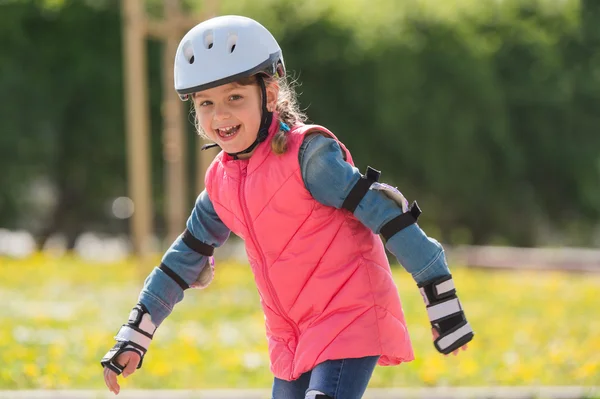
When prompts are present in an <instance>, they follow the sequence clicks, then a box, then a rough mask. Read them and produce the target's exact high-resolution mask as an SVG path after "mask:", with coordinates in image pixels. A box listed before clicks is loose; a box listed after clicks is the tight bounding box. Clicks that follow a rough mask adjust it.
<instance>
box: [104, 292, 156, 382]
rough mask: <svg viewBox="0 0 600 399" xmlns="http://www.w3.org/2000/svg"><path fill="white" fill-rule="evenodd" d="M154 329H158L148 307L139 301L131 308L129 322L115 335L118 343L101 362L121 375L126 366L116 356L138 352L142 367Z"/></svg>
mask: <svg viewBox="0 0 600 399" xmlns="http://www.w3.org/2000/svg"><path fill="white" fill-rule="evenodd" d="M154 331H156V326H155V325H154V323H152V319H151V318H150V313H148V309H146V307H145V306H144V305H142V304H141V303H138V304H137V305H135V307H134V308H133V309H132V310H131V313H130V314H129V320H128V322H127V324H123V326H122V327H121V329H120V330H119V332H118V333H117V335H116V336H115V339H116V340H117V343H116V344H115V346H113V348H112V349H111V350H109V351H108V353H107V354H106V355H104V357H103V358H102V360H101V361H100V364H101V365H102V366H103V367H108V368H109V369H111V370H112V371H114V372H115V373H117V375H120V374H121V373H122V372H123V369H124V368H125V366H123V365H121V364H119V363H117V362H116V358H117V357H118V356H119V355H120V354H121V353H124V352H136V353H138V354H139V355H140V363H139V364H138V366H137V368H138V369H139V368H140V367H142V361H143V360H144V355H145V354H146V351H147V350H148V347H149V346H150V342H151V341H152V337H153V336H154Z"/></svg>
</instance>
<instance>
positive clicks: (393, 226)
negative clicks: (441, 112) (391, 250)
mask: <svg viewBox="0 0 600 399" xmlns="http://www.w3.org/2000/svg"><path fill="white" fill-rule="evenodd" d="M380 175H381V172H380V171H378V170H375V169H373V168H372V167H370V166H368V167H367V173H365V175H364V176H363V177H361V178H360V179H358V181H357V182H356V184H354V187H352V189H351V190H350V192H349V193H348V196H347V197H346V198H345V199H344V202H343V203H342V208H344V209H346V210H348V211H350V212H352V213H354V211H355V210H356V207H357V206H358V204H360V201H361V200H362V199H363V197H364V196H365V195H366V194H367V192H369V190H379V191H381V192H383V193H384V194H385V195H386V196H387V197H388V198H391V199H392V200H393V201H394V202H396V203H397V204H398V205H399V206H400V209H402V214H401V215H398V216H397V217H395V218H394V219H392V220H390V221H389V222H387V223H386V224H384V225H383V226H382V227H381V230H380V233H381V235H382V236H383V237H384V238H385V239H386V241H387V240H389V239H390V238H391V237H392V236H393V235H394V234H396V233H397V232H399V231H400V230H403V229H405V228H406V227H408V226H410V225H411V224H413V223H416V222H417V219H419V216H420V215H421V209H419V205H417V203H416V202H413V204H412V205H411V207H410V208H409V207H408V201H407V200H406V198H404V196H403V195H402V193H401V192H400V191H398V189H397V188H395V187H392V186H390V185H387V184H385V183H379V176H380Z"/></svg>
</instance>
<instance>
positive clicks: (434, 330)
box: [431, 328, 469, 356]
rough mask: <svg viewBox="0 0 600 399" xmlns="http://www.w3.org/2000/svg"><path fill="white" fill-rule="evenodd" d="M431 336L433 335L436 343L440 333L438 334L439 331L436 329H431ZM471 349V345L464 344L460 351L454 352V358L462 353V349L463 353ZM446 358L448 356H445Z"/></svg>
mask: <svg viewBox="0 0 600 399" xmlns="http://www.w3.org/2000/svg"><path fill="white" fill-rule="evenodd" d="M431 334H432V335H433V340H434V341H435V340H436V339H438V337H439V336H440V333H438V331H437V330H436V329H435V328H432V329H431ZM468 348H469V344H464V345H463V346H461V347H460V348H459V349H457V350H455V351H454V352H452V354H453V355H454V356H456V355H458V353H459V352H460V350H461V349H462V350H463V351H466V350H467V349H468ZM444 356H448V355H444Z"/></svg>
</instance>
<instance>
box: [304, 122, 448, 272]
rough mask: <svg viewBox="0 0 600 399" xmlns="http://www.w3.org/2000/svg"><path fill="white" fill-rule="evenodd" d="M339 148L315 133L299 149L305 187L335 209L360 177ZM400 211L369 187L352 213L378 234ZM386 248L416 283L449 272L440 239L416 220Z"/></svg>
mask: <svg viewBox="0 0 600 399" xmlns="http://www.w3.org/2000/svg"><path fill="white" fill-rule="evenodd" d="M342 151H343V150H342V149H341V147H340V145H339V144H338V143H337V142H336V141H335V140H334V139H332V138H329V137H324V136H322V135H319V134H315V135H310V136H308V137H307V138H305V140H304V142H303V143H302V146H301V147H300V153H299V162H300V168H301V172H302V178H303V180H304V184H305V186H306V188H307V190H308V191H309V192H310V193H311V194H312V196H313V197H314V198H315V199H316V200H317V201H319V202H320V203H321V204H323V205H327V206H332V207H335V208H338V209H340V208H341V207H342V203H343V202H344V199H345V198H346V197H347V196H348V194H349V193H350V191H351V190H352V187H354V184H355V183H356V182H357V181H358V180H359V179H360V178H361V177H362V175H361V174H360V172H359V170H358V169H357V168H356V167H354V166H352V165H350V164H349V163H348V162H346V161H345V160H344V158H343V155H342V154H343V152H342ZM401 213H402V209H401V208H400V206H399V205H398V204H396V202H395V201H394V200H392V199H390V198H388V197H387V196H386V195H385V194H384V193H383V192H381V191H380V190H369V191H368V192H367V194H366V195H365V196H364V197H363V199H362V200H361V201H360V203H359V204H358V207H357V208H356V210H355V211H354V216H355V217H356V218H357V219H358V220H359V221H360V222H361V223H363V224H364V225H365V226H367V227H368V228H369V229H371V230H372V231H373V232H374V233H376V234H379V231H380V229H381V227H382V226H384V225H385V224H386V223H387V222H388V221H390V220H392V219H393V218H395V217H396V216H398V215H400V214H401ZM386 248H387V249H388V250H389V251H390V252H391V253H392V254H393V255H394V256H395V257H396V258H397V259H398V261H399V262H400V264H401V265H402V266H403V267H404V268H405V269H406V271H408V272H409V273H410V274H411V275H412V276H413V278H414V280H415V281H416V282H417V283H422V282H425V281H427V280H429V279H432V278H436V277H442V276H447V275H448V274H449V273H450V270H449V269H448V265H447V263H446V257H445V254H444V249H443V248H442V246H441V245H440V243H439V242H438V241H436V240H435V239H433V238H430V237H427V235H426V234H425V232H423V230H421V228H420V227H419V226H418V225H417V224H416V223H415V224H412V225H410V226H409V227H407V228H405V229H403V230H401V231H399V232H398V233H396V234H395V235H394V236H392V237H391V238H390V239H389V241H388V242H387V243H386Z"/></svg>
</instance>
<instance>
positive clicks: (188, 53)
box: [183, 40, 194, 64]
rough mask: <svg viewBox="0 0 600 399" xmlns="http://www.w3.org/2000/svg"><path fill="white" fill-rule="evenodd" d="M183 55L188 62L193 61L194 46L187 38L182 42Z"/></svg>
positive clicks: (191, 62)
mask: <svg viewBox="0 0 600 399" xmlns="http://www.w3.org/2000/svg"><path fill="white" fill-rule="evenodd" d="M183 56H184V57H185V59H186V61H187V62H189V63H190V64H193V63H194V48H193V46H192V42H190V41H189V40H188V41H186V42H185V43H184V44H183Z"/></svg>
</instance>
